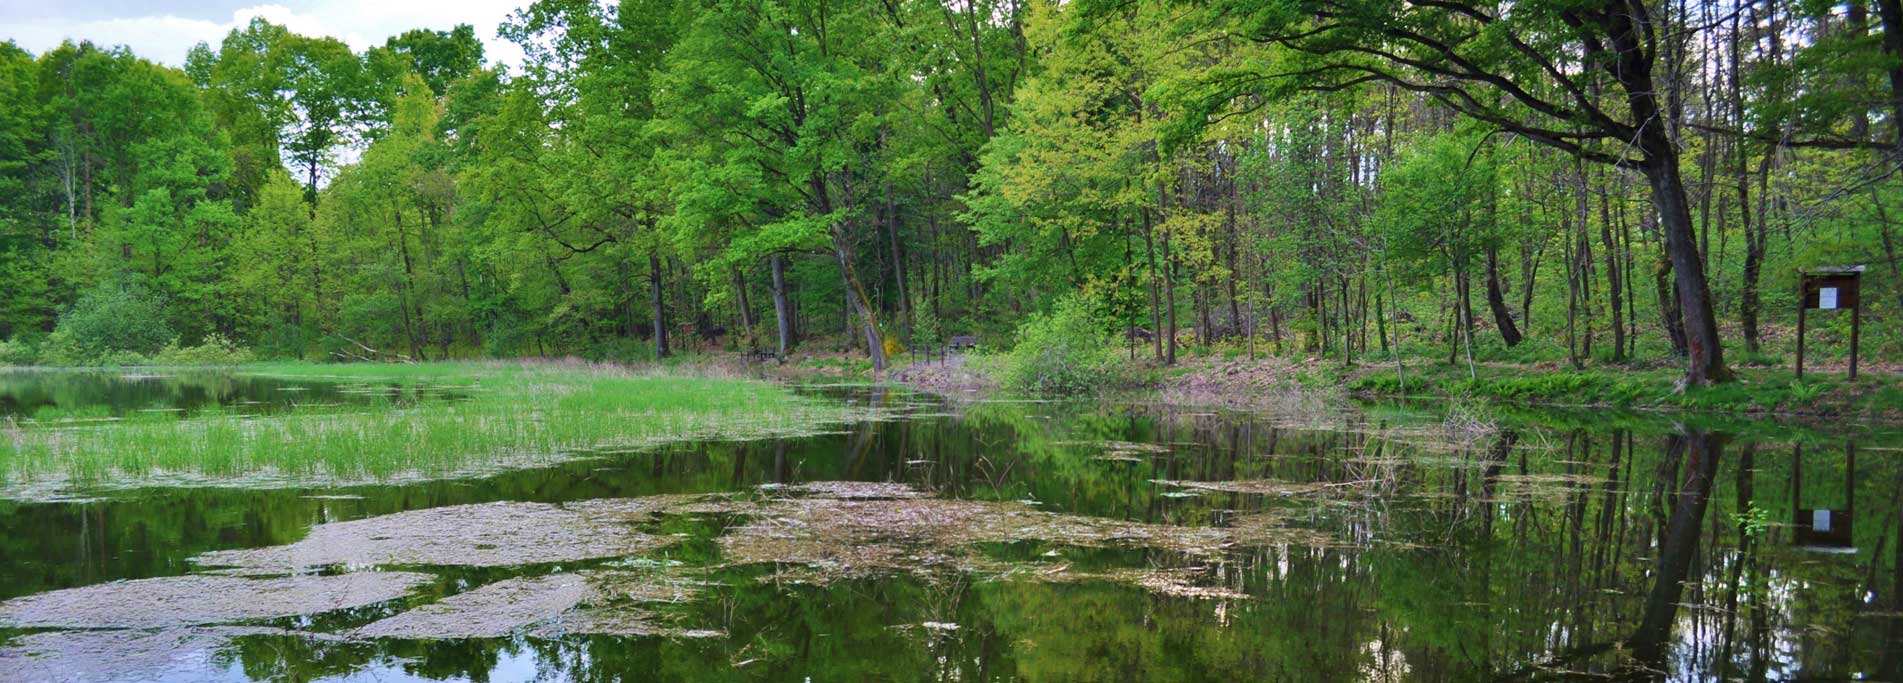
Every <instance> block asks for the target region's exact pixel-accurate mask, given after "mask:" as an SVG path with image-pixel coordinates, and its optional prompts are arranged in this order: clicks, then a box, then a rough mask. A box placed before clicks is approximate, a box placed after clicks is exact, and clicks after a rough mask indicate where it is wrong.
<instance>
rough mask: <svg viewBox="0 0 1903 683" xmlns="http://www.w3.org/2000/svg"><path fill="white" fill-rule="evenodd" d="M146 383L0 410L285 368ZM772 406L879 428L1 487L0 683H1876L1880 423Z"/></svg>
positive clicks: (339, 396)
mask: <svg viewBox="0 0 1903 683" xmlns="http://www.w3.org/2000/svg"><path fill="white" fill-rule="evenodd" d="M145 382H146V380H142V379H123V378H122V379H117V380H101V381H98V382H95V383H93V384H90V385H86V386H79V385H76V384H69V385H67V386H66V388H64V389H60V390H42V389H33V388H30V387H29V388H26V389H22V388H19V387H20V385H19V384H16V383H11V381H9V382H5V383H0V396H6V397H7V398H6V400H7V401H8V402H7V403H5V404H4V405H6V406H8V411H9V412H8V414H9V415H40V414H42V413H43V412H44V410H45V409H44V408H34V409H21V408H16V407H15V406H45V405H57V406H59V407H60V410H61V411H63V413H62V414H65V413H72V412H80V413H84V412H85V411H88V410H91V411H94V412H95V413H99V414H101V415H105V414H110V415H119V414H122V413H124V412H125V411H128V410H144V409H151V408H165V407H179V408H185V409H186V410H188V411H192V410H198V409H201V408H203V407H204V406H211V405H218V406H232V405H237V404H239V402H241V401H249V400H259V401H261V402H262V401H263V399H261V398H258V397H260V396H263V395H268V394H270V393H273V392H277V391H279V390H280V389H282V388H283V387H284V386H286V385H283V384H273V383H272V381H269V380H264V379H257V378H250V379H247V378H244V377H232V376H227V377H226V378H225V379H224V380H222V382H219V383H212V384H210V385H206V384H187V385H183V386H185V387H197V388H178V386H179V385H168V386H167V388H160V387H156V386H148V385H147V384H146V383H145ZM128 384H130V385H131V386H127V385H128ZM306 388H307V389H308V391H307V392H303V393H310V394H313V395H323V396H333V397H334V402H337V403H349V402H350V401H352V400H353V399H350V398H348V397H350V396H352V395H353V394H348V393H344V392H346V391H347V390H349V389H350V387H348V386H344V385H333V386H330V387H328V388H321V387H318V386H308V387H306ZM805 391H808V392H810V393H813V394H816V395H820V396H823V397H825V398H826V399H827V400H836V401H845V402H851V403H854V404H863V405H869V406H876V407H878V408H880V411H879V412H878V413H877V419H866V420H861V421H856V422H853V423H850V424H846V425H843V426H841V427H840V428H839V429H838V430H835V431H833V432H831V433H824V434H817V435H810V436H801V437H797V438H780V439H754V440H747V441H700V442H689V443H677V444H673V445H667V446H661V447H656V448H648V449H638V450H634V451H631V452H601V453H596V454H592V455H589V456H587V457H574V458H564V459H559V460H551V461H544V462H538V463H537V464H536V465H534V466H527V467H518V468H511V469H507V470H503V471H487V472H483V473H482V474H480V475H479V476H461V477H446V478H417V479H401V480H396V481H393V482H390V483H361V482H354V483H345V484H341V485H321V484H319V485H300V486H281V485H280V486H270V487H248V486H242V485H239V486H232V485H201V484H202V483H203V482H198V481H197V480H186V483H180V484H177V485H152V486H146V487H142V488H134V489H126V488H110V489H102V490H99V491H92V492H87V491H63V492H62V495H60V496H57V497H48V498H33V497H31V496H29V495H26V493H25V492H30V491H33V490H34V489H32V488H31V487H24V488H22V487H14V488H9V489H7V490H8V491H11V492H13V494H14V496H15V497H14V498H13V499H10V500H5V501H0V557H3V558H4V561H3V562H0V600H5V602H3V603H0V639H5V640H6V642H5V644H4V645H0V680H9V681H11V680H23V681H24V680H73V681H120V680H127V681H130V680H139V681H143V680H179V681H200V680H210V681H251V680H295V681H318V680H321V681H448V680H458V681H461V680H473V681H528V680H536V681H620V680H651V679H667V680H775V681H777V680H814V681H838V680H849V681H860V680H925V679H932V680H984V681H992V680H1000V681H1002V680H1037V681H1080V680H1092V681H1094V680H1183V681H1201V680H1210V681H1234V680H1277V681H1284V680H1286V681H1487V680H1499V681H1524V680H1606V679H1607V678H1609V677H1613V678H1624V679H1629V680H1671V681H1707V680H1903V600H1900V599H1899V596H1903V573H1899V571H1898V565H1899V560H1903V497H1899V496H1898V495H1897V494H1898V492H1899V491H1903V460H1900V459H1899V458H1903V449H1899V446H1903V435H1899V433H1898V432H1896V431H1895V430H1893V429H1888V428H1882V427H1868V426H1848V427H1844V428H1842V429H1836V430H1818V429H1812V428H1804V427H1796V426H1791V425H1781V424H1774V423H1769V422H1753V421H1738V422H1727V423H1700V422H1699V421H1696V420H1692V419H1690V418H1686V417H1678V418H1674V417H1670V416H1633V415H1607V414H1581V413H1557V412H1541V411H1525V410H1502V409H1497V408H1484V407H1476V406H1452V407H1448V406H1435V405H1412V406H1410V405H1400V406H1396V405H1385V406H1361V405H1348V404H1341V403H1337V402H1331V401H1322V400H1296V401H1290V402H1288V404H1287V405H1282V406H1279V407H1277V408H1275V409H1273V410H1261V411H1253V412H1234V411H1213V410H1199V409H1182V408H1172V407H1169V406H1160V405H1154V404H1147V403H1142V402H1102V403H1050V402H1035V401H978V402H961V403H946V402H943V401H940V400H937V399H934V398H931V397H927V396H922V395H918V394H912V393H908V392H905V391H902V390H898V389H894V388H887V387H813V388H808V389H805ZM61 392H64V393H61ZM87 392H93V393H90V394H89V393H87ZM326 392H330V393H326ZM290 393H300V392H290ZM161 394H166V395H170V396H173V397H176V398H171V399H165V398H162V397H158V396H159V395H161ZM48 395H52V396H56V397H57V398H53V399H48V398H44V397H45V396H48ZM89 396H90V398H88V397H89ZM155 397H156V398H155ZM324 400H325V401H326V402H333V398H325V399H324ZM89 401H90V402H92V403H93V404H98V405H106V406H108V407H107V408H104V409H97V408H84V406H85V405H88V402H89ZM167 401H171V403H167ZM188 404H189V405H188Z"/></svg>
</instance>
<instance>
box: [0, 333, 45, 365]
mask: <svg viewBox="0 0 1903 683" xmlns="http://www.w3.org/2000/svg"><path fill="white" fill-rule="evenodd" d="M39 355H40V352H39V350H38V349H35V348H33V346H32V345H30V344H27V343H26V342H25V341H22V340H19V339H0V366H10V365H32V364H33V361H34V360H35V359H37V358H38V357H39Z"/></svg>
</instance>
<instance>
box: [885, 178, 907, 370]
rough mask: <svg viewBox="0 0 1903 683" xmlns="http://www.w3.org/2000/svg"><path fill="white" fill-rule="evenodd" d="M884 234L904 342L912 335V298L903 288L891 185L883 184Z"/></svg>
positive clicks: (896, 216)
mask: <svg viewBox="0 0 1903 683" xmlns="http://www.w3.org/2000/svg"><path fill="white" fill-rule="evenodd" d="M885 234H886V240H887V244H888V245H890V247H891V251H892V284H893V286H894V287H896V288H897V289H895V290H893V291H895V292H897V293H898V295H899V312H900V313H901V314H902V315H904V316H905V320H904V321H903V327H904V330H905V333H906V341H907V342H910V341H911V335H912V297H911V295H910V294H909V293H908V292H907V291H906V288H905V253H904V251H903V250H901V249H900V247H899V212H898V207H897V205H896V204H895V203H893V201H892V183H886V184H885Z"/></svg>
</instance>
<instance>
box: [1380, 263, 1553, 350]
mask: <svg viewBox="0 0 1903 683" xmlns="http://www.w3.org/2000/svg"><path fill="white" fill-rule="evenodd" d="M1487 308H1488V309H1491V310H1492V311H1493V324H1494V326H1496V327H1499V328H1500V339H1501V341H1504V342H1506V343H1507V346H1509V347H1512V346H1517V345H1519V343H1520V328H1519V326H1517V325H1514V324H1513V312H1512V311H1510V310H1507V299H1506V293H1505V292H1504V291H1501V287H1500V248H1499V246H1497V245H1493V244H1489V245H1487ZM1381 336H1382V340H1381V345H1382V347H1383V350H1386V346H1387V328H1385V327H1384V328H1382V330H1381Z"/></svg>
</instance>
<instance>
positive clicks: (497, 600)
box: [351, 571, 699, 639]
mask: <svg viewBox="0 0 1903 683" xmlns="http://www.w3.org/2000/svg"><path fill="white" fill-rule="evenodd" d="M698 589H699V585H698V583H696V582H693V581H686V580H682V579H680V578H679V577H674V576H669V575H666V574H656V573H637V572H616V571H603V572H581V573H573V574H551V575H546V576H528V577H519V578H514V579H504V580H502V581H497V582H495V583H492V584H489V585H486V586H482V587H480V588H476V589H475V590H471V591H467V592H463V593H458V594H456V595H452V596H449V597H447V598H444V599H443V600H442V601H440V602H436V603H434V604H430V605H424V606H423V607H419V608H416V609H413V610H410V611H408V612H404V613H402V614H398V615H396V616H393V617H390V618H388V619H384V620H381V621H377V622H375V623H372V624H369V625H367V626H364V627H362V628H359V629H356V630H355V631H352V632H351V635H352V636H354V637H358V638H408V639H453V638H502V637H507V636H509V635H511V634H513V633H516V632H517V631H521V630H525V629H526V630H529V632H531V633H533V634H535V635H536V636H538V637H545V638H546V637H557V636H561V635H570V634H589V635H674V634H683V633H696V634H697V633H698V632H699V631H696V630H685V629H675V628H670V627H667V626H665V625H663V624H662V623H661V620H660V619H659V618H658V617H656V615H655V614H654V613H653V612H652V611H649V610H647V609H644V608H642V607H641V605H643V604H648V603H656V602H682V601H685V600H688V599H691V598H692V597H694V596H695V595H696V594H697V592H698Z"/></svg>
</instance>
